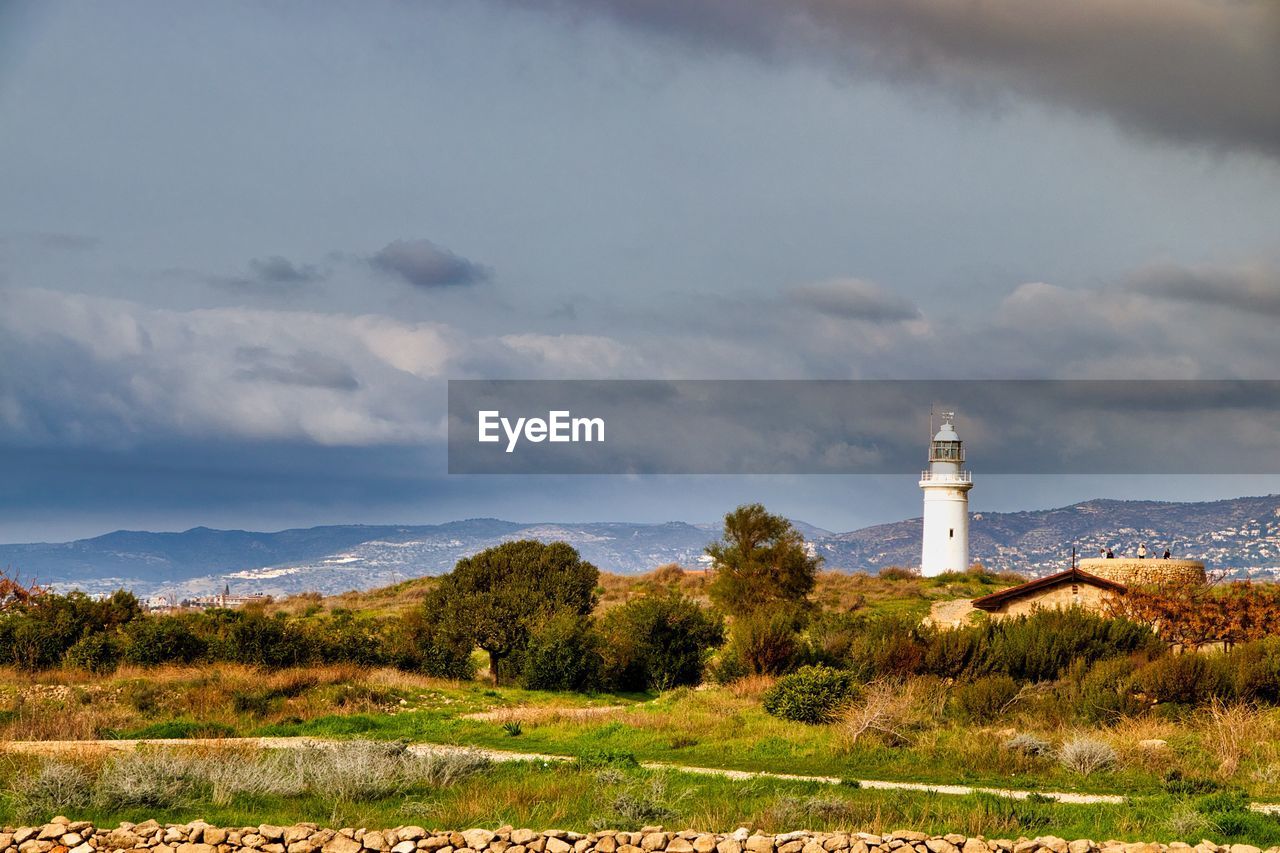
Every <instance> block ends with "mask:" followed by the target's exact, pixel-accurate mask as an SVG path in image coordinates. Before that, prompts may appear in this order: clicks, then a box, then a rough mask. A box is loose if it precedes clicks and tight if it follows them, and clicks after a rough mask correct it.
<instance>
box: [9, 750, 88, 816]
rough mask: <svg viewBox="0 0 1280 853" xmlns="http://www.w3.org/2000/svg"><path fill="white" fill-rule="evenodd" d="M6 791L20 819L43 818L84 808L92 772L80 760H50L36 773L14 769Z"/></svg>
mask: <svg viewBox="0 0 1280 853" xmlns="http://www.w3.org/2000/svg"><path fill="white" fill-rule="evenodd" d="M8 793H9V794H10V797H11V799H12V800H13V801H14V805H15V806H16V816H17V817H18V819H19V820H30V821H44V820H48V819H49V816H50V815H55V814H62V813H64V812H72V811H79V810H82V809H85V808H87V807H88V806H89V804H90V800H91V797H92V793H93V774H92V773H91V772H90V771H89V770H87V769H86V768H84V767H82V766H80V765H79V764H70V763H67V762H64V761H50V762H49V763H48V764H45V765H44V766H42V767H41V768H40V769H39V770H38V771H36V772H35V773H15V774H14V776H13V780H12V782H11V783H10V787H9V791H8Z"/></svg>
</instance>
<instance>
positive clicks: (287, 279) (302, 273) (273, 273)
mask: <svg viewBox="0 0 1280 853" xmlns="http://www.w3.org/2000/svg"><path fill="white" fill-rule="evenodd" d="M326 275H327V273H326V272H325V271H324V270H323V269H321V268H319V267H317V266H314V265H312V264H298V263H294V262H293V261H291V260H289V259H288V258H285V257H282V256H281V255H270V256H268V257H265V258H253V259H252V260H250V261H249V274H248V275H229V276H227V275H211V276H203V278H204V280H205V281H206V282H208V283H209V284H212V285H213V286H214V287H220V288H222V289H224V290H234V291H239V292H242V293H244V292H253V291H258V292H281V291H292V290H296V289H298V288H301V287H303V286H305V285H308V284H314V283H315V282H318V281H323V280H324V278H325V277H326Z"/></svg>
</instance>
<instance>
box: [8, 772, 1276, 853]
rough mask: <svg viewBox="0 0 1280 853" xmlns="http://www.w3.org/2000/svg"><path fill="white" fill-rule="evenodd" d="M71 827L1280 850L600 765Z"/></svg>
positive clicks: (138, 815)
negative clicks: (363, 829)
mask: <svg viewBox="0 0 1280 853" xmlns="http://www.w3.org/2000/svg"><path fill="white" fill-rule="evenodd" d="M13 808H14V804H13V802H12V799H6V800H5V801H4V802H3V804H0V821H2V822H4V823H8V824H13V823H15V822H16V818H15V815H14V811H13ZM67 816H68V817H70V818H71V819H73V820H78V819H86V820H91V821H93V822H94V823H95V824H96V825H98V826H113V825H115V824H116V823H118V822H120V821H122V820H130V821H135V822H137V821H142V820H146V819H148V818H155V819H156V820H159V821H161V822H170V823H184V822H188V821H191V820H195V819H197V818H200V819H204V820H207V821H209V822H210V823H213V824H215V825H222V826H245V825H254V824H257V823H262V822H270V823H277V824H291V823H296V822H300V821H313V822H316V823H319V824H322V825H346V826H369V827H389V826H397V825H403V824H410V823H412V824H420V825H424V826H429V827H441V828H467V827H471V826H488V827H496V826H499V825H501V824H513V825H516V826H529V827H533V828H539V829H543V828H552V827H555V828H561V829H571V830H577V831H590V830H592V829H599V828H603V827H612V828H618V829H630V830H634V829H638V828H639V827H640V826H642V825H645V824H651V823H661V824H664V825H666V826H668V827H673V828H686V827H688V828H694V829H699V830H704V831H712V832H714V831H719V832H726V831H729V830H732V829H733V828H734V827H737V826H743V825H745V826H749V827H752V828H754V829H758V830H760V831H763V832H781V831H787V830H794V829H799V828H805V829H813V830H840V831H858V830H865V831H872V832H882V831H889V830H893V829H899V828H912V829H917V830H920V831H924V832H930V833H938V834H942V833H948V832H959V833H963V834H982V835H986V836H987V837H991V838H1001V837H1003V838H1015V837H1018V836H1034V835H1040V834H1047V833H1052V834H1055V835H1059V836H1062V837H1066V838H1094V839H1096V840H1103V839H1110V838H1118V839H1122V840H1142V841H1164V842H1168V841H1175V840H1187V841H1192V842H1195V841H1198V840H1199V839H1200V838H1201V837H1210V838H1213V839H1214V840H1216V841H1218V842H1219V843H1233V842H1248V843H1252V844H1256V845H1258V846H1261V847H1266V846H1269V845H1271V844H1276V843H1280V821H1278V820H1276V819H1275V818H1272V817H1268V816H1264V815H1257V814H1253V813H1250V812H1248V811H1246V810H1244V806H1243V802H1242V801H1240V800H1239V799H1238V798H1236V799H1232V798H1227V799H1224V798H1223V797H1222V796H1220V795H1209V796H1201V797H1181V798H1179V797H1174V796H1171V795H1162V796H1156V797H1147V798H1136V799H1133V800H1131V801H1129V802H1127V803H1124V804H1121V805H1103V806H1081V805H1070V804H1059V803H1055V802H1051V801H1043V800H1040V801H1031V802H1026V801H1024V802H1019V801H1014V800H1008V799H1003V798H999V797H995V796H991V795H973V796H966V797H954V796H945V795H938V794H931V793H924V792H899V791H895V792H883V791H865V790H859V789H857V788H853V787H850V786H845V785H838V786H837V785H820V784H815V783H799V782H788V781H782V780H766V779H754V780H750V781H746V782H741V781H733V780H726V779H720V778H715V777H707V776H698V775H692V774H681V773H675V772H653V771H645V770H640V769H636V768H634V767H628V766H626V765H625V763H621V762H614V763H604V764H601V765H597V766H592V767H584V766H579V765H575V764H564V765H555V766H546V765H540V764H533V763H519V764H516V763H512V764H502V765H496V766H493V767H491V768H490V769H489V770H487V771H483V772H481V773H480V774H477V775H474V776H470V777H468V778H466V779H464V780H463V781H461V782H458V783H455V784H453V785H450V786H446V787H416V788H413V789H410V790H407V791H404V792H401V793H398V794H396V795H395V796H388V797H383V798H380V799H376V800H373V801H369V802H358V803H344V802H335V801H333V800H331V799H328V798H326V797H324V796H319V795H307V796H298V797H288V798H286V797H260V796H259V797H238V798H235V799H233V800H232V801H231V802H229V803H228V804H226V805H222V806H216V805H211V804H210V802H209V801H208V799H204V800H203V801H202V802H200V803H198V804H173V805H170V806H168V807H165V808H156V807H150V808H129V809H121V810H114V811H112V810H103V809H95V808H87V809H80V810H71V811H68V812H67Z"/></svg>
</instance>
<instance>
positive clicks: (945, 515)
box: [920, 412, 973, 577]
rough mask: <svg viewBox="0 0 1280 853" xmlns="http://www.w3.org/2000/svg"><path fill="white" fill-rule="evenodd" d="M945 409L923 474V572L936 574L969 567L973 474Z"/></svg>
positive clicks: (952, 417)
mask: <svg viewBox="0 0 1280 853" xmlns="http://www.w3.org/2000/svg"><path fill="white" fill-rule="evenodd" d="M954 420H955V413H954V412H943V413H942V428H941V429H939V430H938V432H937V434H936V435H934V437H933V441H931V442H930V443H929V468H928V470H926V471H923V472H921V474H920V488H921V490H922V491H923V492H924V534H923V542H922V547H921V549H920V574H922V575H924V576H925V577H934V576H936V575H940V574H942V573H943V572H963V571H965V570H967V569H968V568H969V490H970V489H972V488H973V475H972V474H971V473H970V472H969V471H966V470H965V468H964V444H963V443H962V442H961V441H960V436H959V435H957V434H956V430H955V427H954V426H953V425H952V422H953V421H954Z"/></svg>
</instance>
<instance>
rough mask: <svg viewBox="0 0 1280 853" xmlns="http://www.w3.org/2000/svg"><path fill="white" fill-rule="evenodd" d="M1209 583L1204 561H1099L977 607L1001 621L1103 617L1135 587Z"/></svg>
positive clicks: (1012, 589)
mask: <svg viewBox="0 0 1280 853" xmlns="http://www.w3.org/2000/svg"><path fill="white" fill-rule="evenodd" d="M1204 582H1205V574H1204V563H1202V562H1200V561H1199V560H1173V559H1169V560H1162V559H1156V560H1150V559H1147V560H1137V559H1131V558H1124V557H1118V558H1112V559H1106V558H1102V557H1098V558H1095V559H1089V560H1081V561H1080V562H1079V563H1077V564H1076V566H1075V567H1074V568H1070V569H1067V570H1066V571H1063V572H1058V573H1057V574H1054V575H1048V576H1047V577H1043V578H1036V579H1035V580H1033V581H1028V582H1027V583H1024V584H1020V585H1019V586H1014V587H1009V588H1008V589H1002V590H1000V591H999V592H993V593H991V594H990V595H984V596H982V597H981V598H975V599H974V600H973V601H972V602H971V604H972V605H973V607H974V608H975V609H977V610H982V611H985V612H986V613H989V614H990V615H991V616H993V617H996V618H1001V617H1004V616H1022V615H1025V614H1028V613H1031V612H1033V611H1035V610H1046V609H1058V610H1062V609H1065V608H1068V607H1081V608H1084V609H1085V610H1090V611H1093V612H1095V613H1101V612H1104V611H1105V610H1106V609H1107V601H1108V600H1109V599H1110V598H1112V597H1113V596H1117V595H1124V594H1125V593H1126V592H1127V591H1128V589H1129V587H1133V586H1150V585H1155V584H1162V585H1163V584H1177V585H1179V586H1186V585H1191V584H1194V585H1200V584H1203V583H1204Z"/></svg>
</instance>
